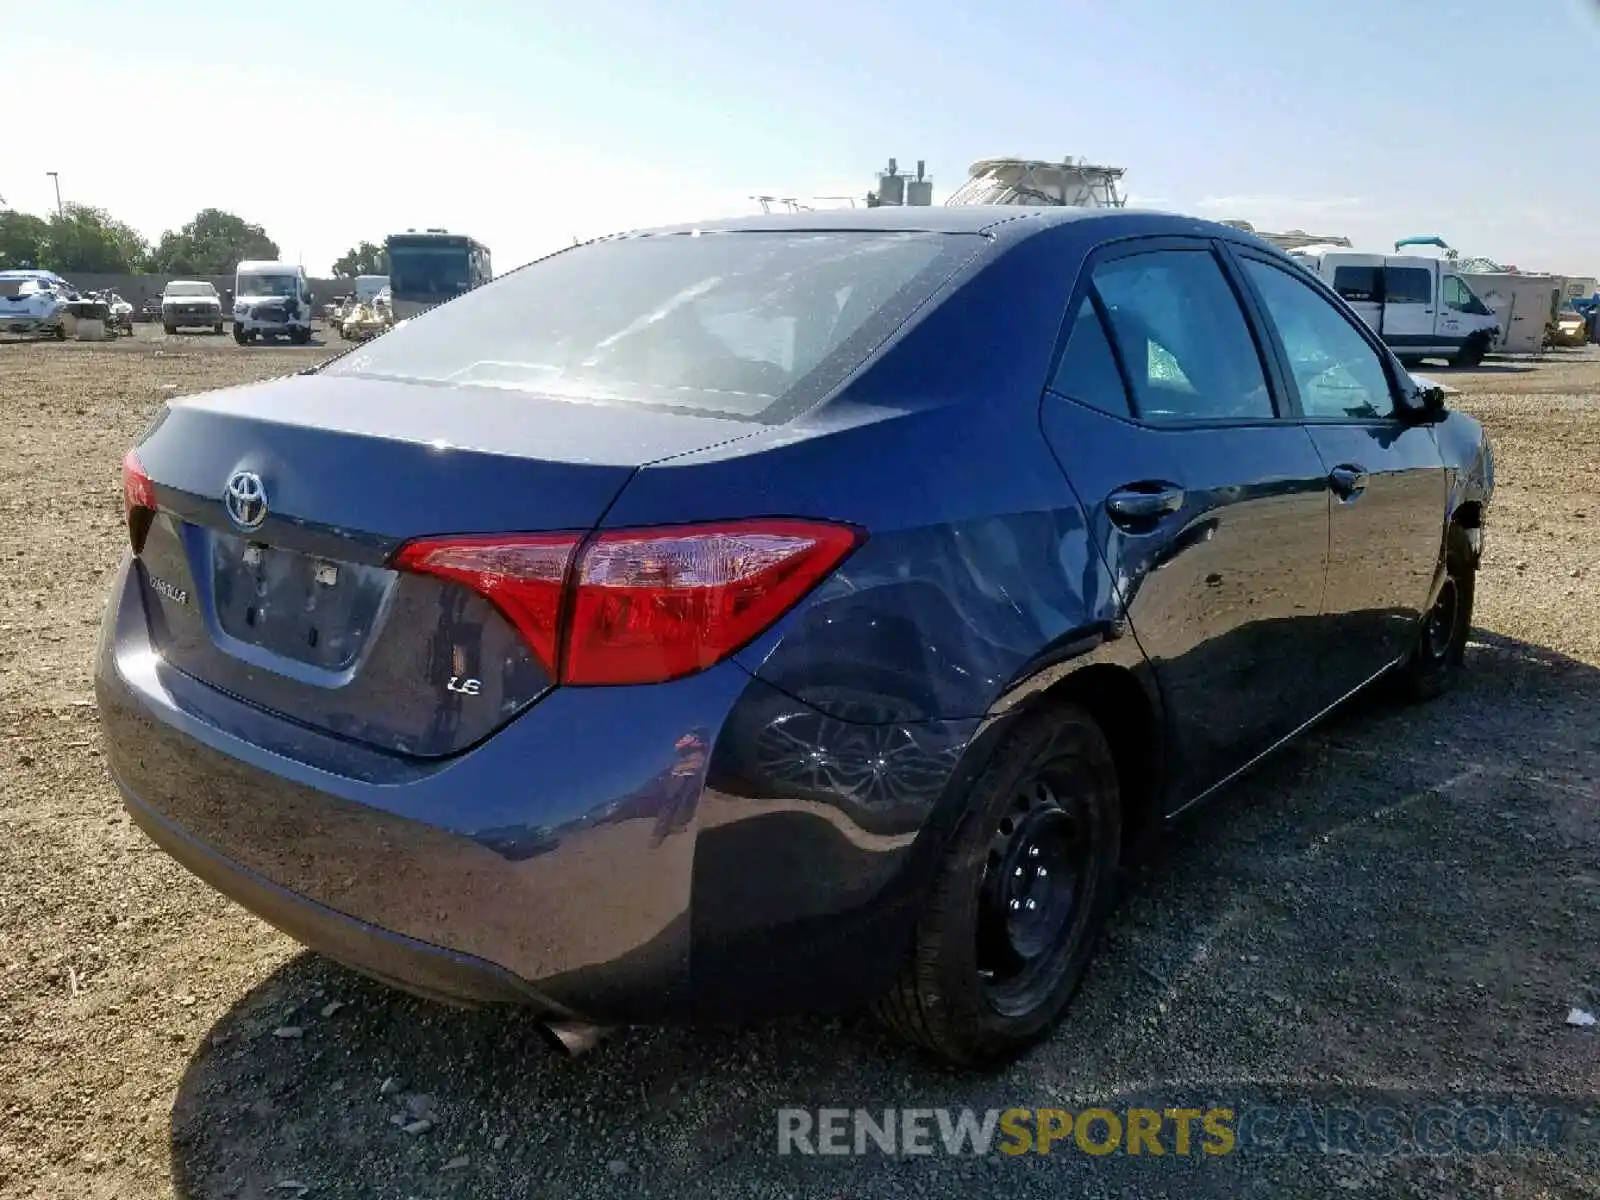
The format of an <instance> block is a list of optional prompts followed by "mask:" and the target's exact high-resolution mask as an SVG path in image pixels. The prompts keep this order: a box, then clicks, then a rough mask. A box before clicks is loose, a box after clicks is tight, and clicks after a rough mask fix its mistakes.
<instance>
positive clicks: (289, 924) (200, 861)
mask: <svg viewBox="0 0 1600 1200" xmlns="http://www.w3.org/2000/svg"><path fill="white" fill-rule="evenodd" d="M123 802H124V804H125V805H126V806H127V809H128V812H129V814H130V815H131V816H132V817H133V819H134V821H135V823H137V824H138V826H139V828H140V829H142V830H144V832H145V833H146V834H147V835H148V836H149V838H150V840H151V841H153V842H154V843H155V844H156V845H158V846H160V847H161V849H163V850H165V851H166V852H167V853H168V854H170V855H171V856H172V857H173V858H174V859H176V860H177V861H178V862H179V863H181V864H182V865H183V866H184V867H186V868H188V869H189V870H190V871H191V872H193V873H194V874H195V875H196V876H198V877H199V878H200V879H202V880H203V881H204V882H206V883H207V884H209V885H210V886H211V887H213V888H215V889H216V890H217V891H219V892H221V893H222V894H223V895H224V896H227V897H228V898H229V899H231V900H234V901H236V902H237V903H239V904H242V905H243V906H244V907H245V908H248V909H249V910H250V911H251V912H253V913H255V914H256V915H257V916H259V917H261V918H262V920H264V921H267V922H268V923H270V924H272V925H274V926H276V927H277V928H278V929H281V930H282V931H283V932H284V933H286V934H288V935H289V936H290V937H292V938H294V939H295V941H297V942H300V943H302V944H303V945H306V946H309V947H311V948H312V949H313V950H316V951H318V952H319V953H321V954H325V955H327V957H329V958H331V959H334V960H335V961H337V962H341V963H343V964H344V965H345V966H347V967H350V968H351V969H353V970H356V971H360V972H362V973H363V974H365V975H370V976H372V977H373V978H375V979H379V980H382V981H383V982H385V983H388V984H391V985H392V986H395V987H400V988H404V989H405V990H407V991H410V992H414V993H416V994H417V995H420V996H423V997H426V998H428V999H430V1000H441V1001H444V1002H446V1003H454V1004H484V1003H495V1002H511V1003H531V1004H533V1005H535V1006H541V1005H542V1001H541V999H540V997H539V996H538V995H537V994H536V993H534V992H532V991H531V990H530V989H529V988H528V987H527V985H526V984H525V983H523V981H522V980H520V979H518V978H517V977H516V976H514V975H512V974H511V973H510V972H509V971H506V970H505V969H504V968H502V967H498V966H496V965H495V964H494V963H491V962H486V961H484V960H483V959H481V958H474V957H473V956H471V955H468V954H461V953H458V952H456V951H453V950H448V949H446V948H445V947H443V946H435V945H431V944H429V943H427V942H422V941H418V940H417V939H415V938H409V937H406V936H404V935H403V934H398V933H393V932H391V931H389V930H387V929H383V928H381V927H380V926H377V925H373V924H370V923H368V922H365V921H360V920H357V919H356V918H354V917H349V916H346V915H345V914H344V913H341V912H338V911H336V910H334V909H331V908H329V907H327V906H326V905H324V904H318V903H317V902H316V901H314V900H310V899H308V898H306V897H305V896H301V895H298V894H297V893H295V892H291V891H289V890H288V889H287V888H282V887H279V886H278V885H277V884H275V883H273V882H272V881H271V880H270V879H266V878H264V877H262V876H260V875H257V874H256V873H255V872H253V871H249V870H246V869H245V868H244V867H241V866H240V865H239V864H238V863H236V862H233V861H231V860H230V859H227V858H224V857H223V856H222V855H220V854H218V853H216V852H215V851H214V850H212V849H210V848H209V847H207V846H205V845H202V844H201V843H200V842H198V841H196V840H195V839H194V838H192V837H190V836H189V835H188V834H187V833H185V832H184V831H183V830H182V829H180V828H179V827H178V826H177V825H174V824H173V823H172V822H171V821H169V820H167V819H166V818H165V817H163V816H162V815H161V814H160V813H158V812H156V811H155V809H153V808H150V807H149V806H148V805H146V804H144V803H143V802H142V801H140V800H139V799H138V798H137V797H135V796H134V795H133V794H132V793H130V792H128V791H127V790H126V789H124V791H123Z"/></svg>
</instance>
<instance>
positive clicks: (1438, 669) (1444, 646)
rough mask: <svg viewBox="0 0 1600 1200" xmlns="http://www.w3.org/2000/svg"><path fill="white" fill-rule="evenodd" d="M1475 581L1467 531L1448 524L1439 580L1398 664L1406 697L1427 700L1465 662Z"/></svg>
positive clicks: (1437, 693)
mask: <svg viewBox="0 0 1600 1200" xmlns="http://www.w3.org/2000/svg"><path fill="white" fill-rule="evenodd" d="M1476 582H1477V563H1476V562H1474V561H1473V553H1472V546H1471V543H1470V541H1469V539H1468V534H1467V531H1466V530H1465V529H1462V528H1460V527H1459V526H1455V525H1452V526H1451V528H1450V533H1449V541H1448V549H1447V551H1446V554H1445V577H1444V581H1443V582H1442V583H1441V584H1440V585H1439V594H1438V595H1437V596H1436V597H1434V601H1433V605H1432V607H1431V608H1429V609H1428V612H1427V614H1426V615H1425V616H1424V617H1423V618H1422V625H1421V628H1420V629H1419V630H1418V632H1417V644H1416V647H1415V649H1413V650H1412V652H1411V657H1410V658H1409V659H1407V660H1406V662H1405V665H1404V666H1402V667H1401V668H1400V672H1399V676H1398V682H1399V684H1400V690H1401V692H1402V694H1404V695H1405V696H1406V697H1407V698H1408V699H1412V700H1431V699H1433V698H1434V697H1435V696H1441V695H1443V694H1444V693H1445V692H1447V691H1449V690H1450V688H1451V687H1452V686H1454V684H1455V681H1456V678H1457V676H1459V675H1460V673H1461V668H1462V665H1463V664H1464V662H1465V661H1466V654H1467V637H1468V635H1469V634H1470V633H1471V632H1472V601H1473V594H1474V591H1475V584H1476Z"/></svg>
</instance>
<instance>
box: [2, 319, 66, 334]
mask: <svg viewBox="0 0 1600 1200" xmlns="http://www.w3.org/2000/svg"><path fill="white" fill-rule="evenodd" d="M60 324H61V318H60V317H0V333H40V332H43V331H44V330H47V329H55V328H56V327H57V326H59V325H60Z"/></svg>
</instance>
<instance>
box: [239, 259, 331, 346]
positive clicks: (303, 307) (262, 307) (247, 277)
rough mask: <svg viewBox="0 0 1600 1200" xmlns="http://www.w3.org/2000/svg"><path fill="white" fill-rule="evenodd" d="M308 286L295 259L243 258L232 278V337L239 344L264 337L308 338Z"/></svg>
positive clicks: (300, 340) (296, 340) (297, 340)
mask: <svg viewBox="0 0 1600 1200" xmlns="http://www.w3.org/2000/svg"><path fill="white" fill-rule="evenodd" d="M312 299H313V297H312V295H311V290H310V289H309V288H308V287H307V286H306V272H305V268H304V267H302V266H299V265H297V264H295V263H284V262H242V263H240V264H239V269H238V270H237V271H236V272H235V274H234V280H233V340H234V341H236V342H238V343H239V344H240V345H241V346H243V345H245V344H246V343H247V342H253V341H255V340H256V339H257V338H263V337H286V338H288V339H289V340H290V341H291V342H294V343H295V344H296V345H297V346H303V345H305V344H306V343H307V342H309V341H310V340H311V315H312V310H311V301H312Z"/></svg>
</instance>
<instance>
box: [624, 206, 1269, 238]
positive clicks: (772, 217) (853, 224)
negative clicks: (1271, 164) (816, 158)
mask: <svg viewBox="0 0 1600 1200" xmlns="http://www.w3.org/2000/svg"><path fill="white" fill-rule="evenodd" d="M1069 223H1070V224H1081V225H1083V226H1084V227H1085V232H1086V233H1089V234H1090V235H1091V236H1100V235H1103V236H1105V237H1117V236H1126V235H1131V234H1142V235H1146V236H1152V235H1154V236H1159V235H1161V234H1188V235H1189V236H1196V237H1214V238H1225V239H1227V240H1229V241H1234V242H1241V243H1245V244H1248V245H1252V246H1264V247H1267V248H1269V249H1270V248H1271V246H1270V243H1267V242H1264V241H1262V240H1261V239H1260V238H1257V237H1254V236H1252V235H1250V234H1247V233H1244V232H1243V231H1241V230H1238V229H1234V228H1232V227H1231V226H1228V225H1222V224H1219V223H1217V222H1215V221H1205V220H1201V219H1199V218H1198V217H1187V216H1183V215H1180V214H1177V213H1167V212H1156V211H1150V210H1145V209H1133V208H1078V207H1073V206H1070V205H1044V204H957V205H950V206H948V207H947V206H944V205H928V206H911V205H885V206H883V207H881V208H834V209H821V210H817V211H810V212H798V213H796V212H782V213H754V214H751V215H746V216H737V217H722V218H719V219H716V220H710V221H696V222H685V223H683V224H678V225H665V226H660V227H657V228H652V229H637V230H631V231H629V232H628V233H623V234H617V235H615V236H617V237H645V236H651V235H655V234H668V233H693V232H696V231H701V232H706V233H715V232H783V231H795V232H800V231H813V230H814V231H817V232H896V233H978V234H986V235H989V236H991V237H995V238H997V239H1003V240H1011V239H1020V238H1026V237H1031V236H1033V235H1034V234H1038V233H1042V232H1044V231H1045V230H1047V229H1052V228H1055V227H1057V226H1060V225H1065V224H1069ZM1097 227H1103V228H1097Z"/></svg>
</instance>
